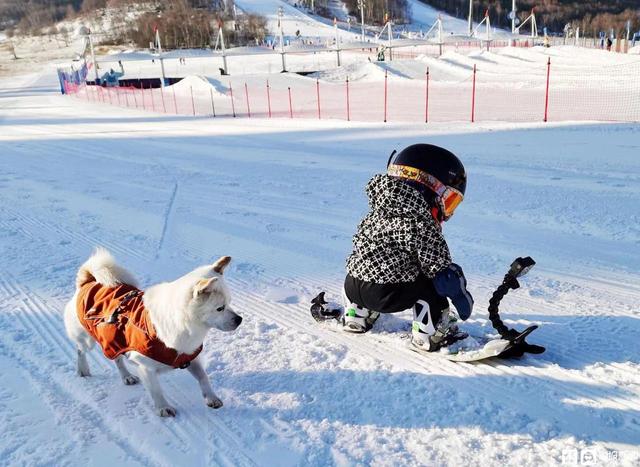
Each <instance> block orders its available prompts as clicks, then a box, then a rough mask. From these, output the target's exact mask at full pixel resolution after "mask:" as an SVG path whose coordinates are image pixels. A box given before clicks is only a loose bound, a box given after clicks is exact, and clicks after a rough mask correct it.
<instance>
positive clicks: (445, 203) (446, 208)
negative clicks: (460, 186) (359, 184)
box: [387, 164, 464, 220]
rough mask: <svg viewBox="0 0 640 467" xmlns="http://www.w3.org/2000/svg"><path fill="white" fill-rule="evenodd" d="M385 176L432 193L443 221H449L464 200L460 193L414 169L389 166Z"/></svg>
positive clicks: (394, 165) (403, 166) (429, 175)
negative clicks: (418, 185)
mask: <svg viewBox="0 0 640 467" xmlns="http://www.w3.org/2000/svg"><path fill="white" fill-rule="evenodd" d="M387 174H388V175H389V176H391V177H398V178H402V179H405V180H411V181H414V182H417V183H420V184H421V185H423V186H426V187H427V188H429V189H430V190H431V191H433V192H434V193H435V194H436V195H437V197H438V204H439V205H440V209H441V211H442V217H443V219H444V220H447V219H449V218H450V217H451V216H452V215H453V212H454V211H455V210H456V208H457V207H458V206H459V205H460V203H461V202H462V200H463V199H464V195H463V194H462V193H460V191H458V190H456V189H455V188H452V187H450V186H447V185H445V184H444V183H442V182H441V181H440V180H438V179H437V178H436V177H434V176H433V175H431V174H428V173H426V172H424V171H422V170H419V169H416V168H415V167H409V166H407V165H396V164H390V165H389V166H388V167H387Z"/></svg>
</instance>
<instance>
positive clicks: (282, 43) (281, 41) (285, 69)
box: [278, 7, 287, 72]
mask: <svg viewBox="0 0 640 467" xmlns="http://www.w3.org/2000/svg"><path fill="white" fill-rule="evenodd" d="M283 17H284V10H283V9H282V7H278V27H279V30H280V54H281V56H282V71H283V72H286V71H287V63H286V60H285V58H284V31H283V29H282V18H283Z"/></svg>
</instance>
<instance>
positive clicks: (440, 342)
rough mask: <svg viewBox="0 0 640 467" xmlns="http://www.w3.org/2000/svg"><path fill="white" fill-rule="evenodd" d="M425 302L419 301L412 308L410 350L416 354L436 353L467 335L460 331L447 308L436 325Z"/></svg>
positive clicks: (455, 319) (454, 318)
mask: <svg viewBox="0 0 640 467" xmlns="http://www.w3.org/2000/svg"><path fill="white" fill-rule="evenodd" d="M434 321H435V320H434V316H433V315H432V313H431V310H430V309H429V305H428V304H427V302H425V301H423V300H419V301H418V302H417V303H416V304H415V305H414V306H413V325H412V328H411V348H412V349H413V350H415V351H417V352H437V351H438V350H440V349H441V348H443V347H447V346H449V345H451V344H453V343H454V342H457V341H460V340H462V339H466V338H467V337H469V335H468V334H467V333H466V332H462V331H460V329H459V328H458V326H457V324H456V322H457V321H458V320H457V318H456V317H455V315H453V314H452V313H451V312H450V310H449V308H447V309H445V310H443V311H442V315H441V316H440V318H439V320H438V322H437V324H434Z"/></svg>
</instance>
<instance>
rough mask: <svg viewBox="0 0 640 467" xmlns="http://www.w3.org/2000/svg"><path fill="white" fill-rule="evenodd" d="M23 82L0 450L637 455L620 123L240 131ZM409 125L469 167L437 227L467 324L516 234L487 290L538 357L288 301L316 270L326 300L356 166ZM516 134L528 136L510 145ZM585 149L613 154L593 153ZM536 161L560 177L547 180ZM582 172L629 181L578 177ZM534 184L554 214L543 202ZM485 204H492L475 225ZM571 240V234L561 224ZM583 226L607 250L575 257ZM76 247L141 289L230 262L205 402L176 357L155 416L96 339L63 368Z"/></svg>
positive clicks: (358, 171) (629, 141)
mask: <svg viewBox="0 0 640 467" xmlns="http://www.w3.org/2000/svg"><path fill="white" fill-rule="evenodd" d="M36 84H38V81H36V82H35V83H33V84H31V86H34V85H36ZM40 85H42V83H40ZM24 88H25V92H24V93H20V94H19V95H18V96H12V97H6V98H2V99H1V100H0V101H2V104H0V121H1V122H2V125H3V127H5V128H6V129H7V132H3V133H2V134H1V135H0V154H2V156H0V190H2V193H3V196H2V198H0V229H1V230H0V257H2V258H3V260H2V262H1V263H0V331H1V332H0V368H2V369H3V370H4V371H3V374H5V375H7V376H6V377H7V378H8V382H9V383H10V384H7V385H6V387H2V388H0V407H1V408H2V412H1V413H2V414H1V415H0V421H5V422H6V423H5V426H4V427H3V441H2V442H0V457H1V458H2V459H3V461H7V462H8V463H9V464H22V463H27V464H39V463H46V462H49V461H51V460H52V459H55V460H56V461H57V463H58V462H59V463H60V464H85V463H95V464H99V465H107V464H113V463H117V464H120V465H122V464H127V465H175V464H189V465H229V466H232V465H265V464H277V465H327V464H341V465H351V464H364V465H367V464H380V465H401V464H402V465H418V464H423V465H461V464H465V465H488V464H499V463H500V464H504V463H508V464H511V465H515V464H520V465H550V464H559V463H560V462H561V461H562V455H563V450H565V449H571V448H578V449H585V448H588V447H589V448H594V449H600V450H605V449H608V450H618V451H620V452H624V453H626V456H627V457H623V459H622V460H621V461H620V462H619V464H620V465H634V463H635V462H637V458H634V457H632V456H633V455H635V454H633V453H637V451H638V449H639V448H638V445H639V444H640V414H639V413H638V403H639V399H640V397H639V394H638V391H639V389H640V377H639V376H638V375H639V373H638V370H639V369H640V365H639V362H638V358H637V355H638V350H640V346H639V345H638V343H637V339H636V338H635V337H636V336H637V335H638V332H639V331H640V323H639V320H638V310H637V303H639V301H640V300H639V299H640V287H638V285H637V284H638V283H639V282H638V278H639V277H640V275H639V274H638V268H639V266H640V259H639V256H638V253H637V252H634V251H633V247H634V246H635V247H636V248H637V245H638V241H639V237H638V234H637V228H636V227H634V224H633V219H637V214H633V213H634V209H635V208H634V206H637V203H638V190H637V175H636V174H637V170H638V167H639V164H638V162H637V161H636V159H637V157H636V156H635V155H636V154H637V150H638V146H640V145H638V143H637V142H635V143H634V141H635V140H634V138H637V126H633V125H620V126H596V125H592V126H589V127H580V126H576V127H559V128H555V127H549V128H547V129H546V130H540V129H527V128H524V127H516V126H513V127H507V128H500V127H491V126H486V127H483V126H477V127H475V128H473V127H469V126H467V125H460V131H459V133H457V134H456V133H452V130H451V129H449V128H448V127H447V126H442V127H438V126H435V127H433V128H434V129H433V130H431V131H432V133H426V135H427V136H425V130H424V128H423V127H413V126H389V127H381V126H376V125H353V126H352V127H351V128H350V130H349V131H344V130H342V129H341V127H342V126H343V123H340V124H339V126H338V125H337V124H333V123H327V122H320V123H315V122H304V123H297V122H296V123H293V124H292V125H296V126H292V127H291V128H283V126H282V122H266V121H256V122H255V123H253V126H249V125H246V123H247V121H246V120H245V121H239V122H233V121H230V120H222V121H217V122H203V121H199V120H194V121H189V120H185V119H175V120H173V119H172V118H168V117H158V116H149V115H147V114H144V113H142V112H135V111H120V110H116V109H110V110H105V108H104V107H94V106H92V105H90V104H86V103H76V102H75V101H70V100H68V99H65V98H63V97H58V96H54V95H53V94H51V95H46V97H42V94H41V93H38V94H37V95H36V94H34V96H37V97H33V96H30V95H29V92H28V90H29V85H25V86H24ZM52 91H53V90H52ZM36 102H37V103H38V105H40V106H42V108H41V109H38V110H37V111H36V110H34V109H32V108H31V107H32V106H33V105H34V103H36ZM72 104H73V105H72ZM98 109H99V112H101V113H98ZM104 112H107V113H106V114H105V113H104ZM109 112H118V114H115V113H114V114H109ZM120 112H121V113H120ZM298 125H299V126H298ZM492 133H493V134H492ZM592 133H593V135H592ZM541 134H542V135H545V137H546V138H547V139H549V140H550V141H554V140H555V141H557V143H556V144H559V145H562V147H563V154H566V157H567V160H563V159H562V158H554V157H551V156H549V151H550V148H551V147H552V146H553V143H552V142H549V141H546V140H545V141H542V140H540V138H539V135H541ZM425 137H431V138H433V140H434V141H436V142H438V141H439V142H441V143H442V144H445V145H448V146H451V147H453V148H454V149H456V150H457V151H460V153H461V154H462V156H463V158H464V159H465V162H468V165H469V168H470V173H471V174H472V177H473V174H476V175H475V179H474V178H472V181H473V180H475V181H474V182H473V183H470V193H469V200H468V201H465V205H463V207H461V209H460V214H459V215H457V216H456V218H454V219H453V220H452V222H451V223H450V224H451V226H447V236H448V238H450V239H451V240H450V241H451V246H452V250H453V252H454V257H455V258H456V260H457V261H458V262H460V263H461V264H463V266H464V267H465V270H467V271H468V273H469V282H470V284H471V286H472V292H473V293H474V296H475V298H476V303H477V304H478V312H477V314H476V315H474V317H473V318H472V320H470V322H469V323H468V324H467V326H469V327H470V329H471V330H473V331H476V332H492V331H491V328H490V326H488V325H487V322H486V320H483V319H482V318H483V317H486V313H485V312H484V311H483V310H482V306H483V304H485V303H487V301H488V297H489V296H490V294H491V291H492V289H493V287H494V286H495V285H497V283H498V282H499V281H500V280H501V274H502V273H503V271H504V269H506V267H507V265H508V263H509V261H510V260H511V259H512V257H514V256H515V255H517V254H527V253H530V254H532V255H533V256H534V257H535V258H536V259H537V260H538V263H539V266H538V268H537V269H534V271H533V272H532V273H531V275H530V277H527V278H524V279H523V280H522V283H523V287H522V289H521V290H518V291H514V292H512V295H510V296H509V297H508V298H507V299H506V300H505V308H504V318H505V321H506V322H507V323H508V324H509V325H511V326H517V327H518V328H520V327H522V328H524V327H525V326H527V325H530V324H535V323H540V324H541V328H540V330H538V331H536V332H534V333H533V334H532V336H531V338H530V340H531V342H534V343H539V344H541V345H545V346H546V347H547V349H548V350H547V353H545V354H543V355H542V356H539V357H538V356H533V357H528V358H525V359H523V360H521V361H500V360H493V361H489V362H487V363H483V364H460V363H453V362H449V361H447V360H444V359H439V358H437V357H430V356H424V355H420V354H416V353H414V352H411V351H410V350H409V349H408V348H407V346H406V344H407V339H403V338H402V335H403V334H406V332H407V331H408V328H409V319H410V318H409V316H408V315H406V314H403V315H400V316H398V315H394V316H383V317H382V318H381V319H380V322H379V324H378V325H377V327H376V329H375V330H374V332H372V333H371V334H370V335H364V336H354V335H350V334H343V333H336V332H332V331H328V330H327V329H326V328H324V327H322V326H318V325H316V324H315V323H314V322H313V320H312V319H311V317H310V316H309V314H308V302H309V299H310V298H311V297H312V296H314V295H315V293H317V291H318V290H319V289H325V290H327V291H328V292H329V294H330V296H332V297H338V296H339V289H340V285H341V283H340V281H341V274H342V268H343V264H344V263H343V261H344V257H345V255H346V254H347V253H348V248H349V242H350V235H351V234H352V232H353V229H354V228H355V225H356V223H357V221H358V220H359V218H360V217H361V215H362V213H363V212H364V209H365V200H364V197H363V195H362V189H363V186H364V183H365V182H366V180H367V178H368V177H369V176H370V175H371V174H373V173H375V171H376V170H381V168H382V166H383V165H384V162H385V161H386V155H385V153H388V149H391V148H394V147H400V146H402V145H403V144H407V143H408V142H412V141H414V140H415V139H416V138H425ZM489 138H491V139H489ZM588 138H591V140H588ZM602 138H610V140H611V142H610V143H608V142H601V141H602ZM489 141H490V142H491V143H492V144H491V147H487V146H486V145H484V146H483V143H487V142H489ZM528 142H529V143H534V142H535V144H537V145H538V146H537V147H533V148H530V149H523V148H526V147H527V143H528ZM608 144H614V145H615V146H616V148H617V152H618V155H617V161H618V164H620V167H618V168H617V169H616V170H617V171H618V172H619V173H607V172H606V170H604V169H600V168H599V167H598V165H597V163H596V161H597V158H598V153H599V151H602V149H603V148H605V147H606V146H607V145H608ZM590 145H591V146H594V149H593V151H592V152H590V151H589V146H590ZM567 147H569V148H571V147H573V148H578V149H575V151H574V152H572V151H571V150H570V149H566V148H567ZM514 151H518V152H519V153H520V155H521V156H522V158H521V159H518V158H515V157H514V156H513V152H514ZM489 155H494V156H495V157H496V158H497V160H495V158H493V160H487V157H488V156H489ZM581 157H583V158H584V160H581ZM572 162H573V164H574V165H571V163H572ZM576 162H580V163H581V164H584V165H580V166H577V165H576ZM583 167H584V168H583ZM558 174H561V177H563V178H565V179H567V180H568V181H569V182H570V185H571V184H576V183H580V184H581V185H580V186H579V187H578V188H577V189H576V190H574V191H570V190H568V189H566V188H563V187H562V186H560V185H558V184H557V183H556V181H555V180H554V177H558ZM603 179H604V181H605V182H606V181H608V180H607V179H609V180H613V179H615V183H621V182H620V179H622V180H623V183H622V184H623V185H628V186H629V188H628V189H627V188H625V187H624V186H622V187H615V186H614V184H613V183H609V184H607V183H605V184H604V185H597V184H596V183H595V182H596V181H601V180H603ZM177 180H179V181H180V182H179V188H178V182H177ZM634 183H636V185H634ZM590 186H592V187H598V188H589V187H590ZM489 187H491V189H490V188H489ZM550 187H552V188H554V189H555V190H557V191H556V192H552V191H553V190H550ZM634 187H635V188H634ZM178 190H179V194H178ZM598 190H600V191H598ZM570 194H571V195H573V196H574V197H575V200H573V201H572V200H570V199H569V195H570ZM598 195H599V196H598ZM528 196H531V197H532V198H531V199H527V197H528ZM505 198H508V199H509V202H510V203H511V204H512V205H513V207H512V209H513V211H514V212H513V213H511V212H509V210H508V209H505V208H504V206H502V205H501V203H500V201H501V200H503V199H505ZM587 200H588V201H589V202H590V203H591V204H590V205H589V207H585V208H581V207H580V206H581V205H585V204H586V201H587ZM552 201H555V202H556V203H557V205H558V206H559V207H560V208H563V207H564V208H565V209H566V212H567V216H570V217H569V218H570V221H569V222H567V221H565V220H564V219H563V217H562V216H558V215H556V214H555V213H554V212H553V210H552V209H550V208H548V206H550V205H551V204H552ZM608 202H614V203H615V205H616V207H617V208H618V209H619V212H617V213H606V214H603V216H608V217H606V221H607V222H611V223H615V225H614V227H613V228H615V231H616V235H618V238H617V240H615V241H612V240H611V239H608V238H606V236H605V235H604V234H603V233H602V232H601V231H599V230H598V229H597V227H599V223H598V222H597V221H594V220H593V219H592V217H593V216H592V214H591V211H590V210H592V211H593V212H597V213H600V212H604V207H603V206H605V205H606V203H608ZM581 203H582V204H581ZM501 215H503V216H507V218H508V219H509V223H504V224H501V223H499V222H498V221H496V225H493V224H492V222H487V221H486V220H485V221H484V222H483V221H482V217H483V216H486V217H488V218H491V219H494V217H495V218H497V217H498V216H501ZM624 215H626V219H627V220H626V223H625V222H624V221H623V219H624ZM465 216H467V217H466V219H469V220H465ZM518 216H519V217H518ZM616 216H618V217H616ZM634 216H635V217H634ZM574 221H575V225H574V224H573V223H572V222H574ZM533 229H537V231H536V232H534V233H533V234H529V235H527V234H526V232H527V231H531V230H533ZM581 231H584V232H587V233H588V235H583V234H581V233H580V232H581ZM523 232H524V233H525V234H523ZM521 234H522V235H521ZM518 235H521V236H520V237H517V236H518ZM571 236H574V238H575V239H576V240H575V242H573V243H575V244H573V243H566V242H565V240H564V239H565V237H571ZM514 237H516V238H514ZM592 241H593V242H596V243H593V244H594V245H601V244H602V245H619V246H618V249H617V250H611V251H609V250H607V251H605V250H602V251H599V250H598V249H597V248H594V247H591V248H592V249H593V254H592V255H590V256H589V257H581V256H580V254H581V252H582V251H584V250H585V249H589V248H590V245H591V243H590V242H592ZM597 242H602V243H597ZM96 245H102V246H105V247H106V248H108V249H110V250H111V251H112V252H113V253H114V254H115V255H116V256H117V258H118V260H119V261H120V262H121V263H122V264H124V265H125V266H127V267H128V268H129V269H130V270H132V272H134V273H135V274H136V275H138V276H139V277H140V278H141V282H143V283H145V284H149V283H153V282H156V281H159V280H167V279H171V278H174V277H177V276H178V275H180V274H182V273H184V272H185V271H186V270H188V269H190V268H192V267H194V266H196V265H198V264H202V263H204V262H206V261H212V260H213V259H215V258H216V257H217V256H219V255H222V254H231V255H232V256H233V257H234V261H233V263H232V267H231V268H230V270H229V273H228V274H229V283H230V285H231V287H232V290H233V294H234V304H235V305H236V307H237V309H238V310H240V311H241V313H242V314H243V315H244V316H245V322H244V323H243V325H242V326H241V327H240V328H239V329H238V331H237V332H235V333H233V334H222V333H216V332H214V331H212V332H211V334H210V335H209V337H208V338H207V341H206V343H205V352H204V362H205V365H206V368H207V373H208V374H209V376H210V378H211V379H212V381H213V385H214V389H215V390H216V392H218V393H219V395H220V396H221V398H222V399H223V401H224V402H225V406H224V407H223V408H222V409H220V410H217V411H213V410H211V409H209V408H207V407H206V406H205V405H204V403H203V401H202V399H201V396H200V394H199V390H198V388H197V385H196V383H195V381H194V380H193V379H192V378H191V376H190V375H188V374H187V373H186V372H180V371H178V372H173V373H171V374H168V375H166V376H164V377H163V378H162V385H163V388H164V390H165V394H166V396H167V397H168V399H169V400H170V402H171V403H172V404H173V405H174V406H175V407H176V409H177V410H178V416H177V418H176V419H175V420H164V419H160V418H158V417H157V416H156V415H155V414H154V412H153V410H152V408H151V404H150V400H149V398H148V396H147V394H146V393H145V391H144V390H143V388H142V387H141V386H133V387H125V386H123V385H122V383H121V382H120V379H119V377H118V374H117V371H116V369H115V366H114V365H113V363H112V362H109V361H107V360H106V359H104V358H103V357H102V356H101V355H100V354H99V352H98V351H94V352H92V353H91V357H90V365H91V368H92V372H93V376H92V377H91V378H86V379H81V378H79V377H77V376H76V374H75V363H74V362H75V360H74V359H75V355H74V354H75V352H74V349H73V347H72V345H71V343H70V342H69V341H68V339H67V338H66V336H65V334H64V325H63V322H62V309H63V307H64V303H65V300H68V298H69V297H70V296H71V294H72V292H73V291H72V287H73V277H74V275H75V271H76V270H77V267H78V266H79V264H81V263H82V261H83V260H84V259H85V258H86V256H87V255H88V254H89V253H90V251H91V249H92V248H93V247H94V246H96ZM531 250H533V251H531ZM567 264H570V265H571V268H567V267H566V265H567ZM568 269H570V271H569V270H568ZM627 283H628V284H627ZM30 407H34V410H33V411H32V412H30V410H29V408H30ZM35 408H37V412H36V410H35ZM16 419H17V420H18V421H14V422H12V420H16ZM43 433H44V434H47V433H48V434H50V436H51V437H52V440H54V441H55V442H49V441H47V440H42V439H41V438H42V436H43ZM603 452H604V451H603ZM614 465H615V464H614Z"/></svg>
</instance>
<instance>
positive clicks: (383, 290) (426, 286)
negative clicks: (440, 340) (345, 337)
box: [344, 274, 449, 323]
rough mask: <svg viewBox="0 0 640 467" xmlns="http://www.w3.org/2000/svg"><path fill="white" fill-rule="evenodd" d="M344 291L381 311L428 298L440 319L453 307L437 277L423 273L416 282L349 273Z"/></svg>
mask: <svg viewBox="0 0 640 467" xmlns="http://www.w3.org/2000/svg"><path fill="white" fill-rule="evenodd" d="M344 291H345V294H346V295H347V298H348V299H349V300H350V301H351V302H353V303H355V304H356V305H359V306H361V307H363V308H367V309H368V310H371V311H377V312H379V313H397V312H399V311H403V310H407V309H410V308H412V307H413V305H415V303H416V302H417V301H418V300H424V301H425V302H427V303H428V304H429V309H430V312H431V313H430V314H431V318H432V319H433V321H434V322H435V323H437V322H439V321H440V317H441V315H442V312H443V311H444V310H446V309H447V308H449V301H448V300H447V299H446V298H445V297H442V296H440V295H438V293H437V292H436V290H435V288H434V286H433V281H432V280H431V279H429V278H427V277H426V276H424V275H422V274H420V275H419V276H418V277H417V278H416V280H415V281H414V282H400V283H395V284H376V283H374V282H367V281H363V280H360V279H357V278H355V277H352V276H351V275H349V274H347V277H346V278H345V280H344ZM426 319H427V317H426V316H425V320H426Z"/></svg>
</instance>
